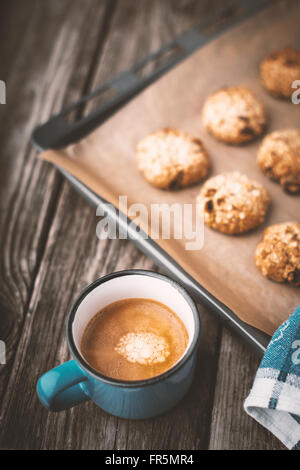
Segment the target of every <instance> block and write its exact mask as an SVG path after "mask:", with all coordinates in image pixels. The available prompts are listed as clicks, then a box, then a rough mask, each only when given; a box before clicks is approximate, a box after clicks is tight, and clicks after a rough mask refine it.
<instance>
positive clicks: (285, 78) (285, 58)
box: [260, 47, 300, 98]
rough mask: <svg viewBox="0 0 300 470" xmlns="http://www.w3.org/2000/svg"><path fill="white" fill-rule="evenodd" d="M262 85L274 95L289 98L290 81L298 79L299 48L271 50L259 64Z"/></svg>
mask: <svg viewBox="0 0 300 470" xmlns="http://www.w3.org/2000/svg"><path fill="white" fill-rule="evenodd" d="M260 76H261V80H262V83H263V86H264V87H265V88H266V89H267V90H268V91H269V92H270V93H271V94H272V95H273V96H275V97H279V98H280V97H281V98H289V97H290V96H291V95H292V93H293V92H294V91H295V90H294V89H293V88H292V83H293V82H294V81H295V80H300V49H295V48H293V47H286V48H284V49H281V50H279V51H273V52H271V54H269V55H268V56H267V57H266V58H265V59H264V60H263V61H262V63H261V64H260Z"/></svg>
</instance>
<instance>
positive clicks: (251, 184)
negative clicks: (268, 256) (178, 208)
mask: <svg viewBox="0 0 300 470" xmlns="http://www.w3.org/2000/svg"><path fill="white" fill-rule="evenodd" d="M269 202H270V198H269V194H268V192H267V190H266V189H265V188H264V187H263V186H262V185H260V184H259V183H257V182H256V181H253V180H251V179H249V178H248V177H247V176H245V175H241V174H240V173H238V172H233V173H227V174H224V175H218V176H214V177H213V178H210V179H209V180H207V181H206V182H205V184H204V185H203V186H202V188H201V191H200V194H199V196H198V198H197V203H198V204H200V207H201V212H202V213H203V216H204V222H205V224H206V225H208V226H209V227H212V228H214V229H216V230H219V231H220V232H224V233H228V234H238V233H243V232H247V231H248V230H251V229H253V228H254V227H256V226H257V225H259V224H261V223H262V222H263V221H264V218H265V215H266V212H267V208H268V205H269Z"/></svg>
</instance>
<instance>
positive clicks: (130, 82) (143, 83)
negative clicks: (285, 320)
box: [31, 0, 272, 355]
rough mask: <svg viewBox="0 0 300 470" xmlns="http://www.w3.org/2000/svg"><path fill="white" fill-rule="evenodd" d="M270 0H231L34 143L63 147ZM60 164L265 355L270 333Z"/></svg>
mask: <svg viewBox="0 0 300 470" xmlns="http://www.w3.org/2000/svg"><path fill="white" fill-rule="evenodd" d="M271 3H272V2H271V0H239V1H234V2H231V3H230V5H228V6H227V7H226V8H225V9H223V10H221V11H220V12H219V13H218V14H217V15H214V16H213V17H211V18H209V19H207V20H206V21H205V22H202V23H200V24H199V25H197V26H196V27H194V28H193V29H191V30H189V31H187V32H186V33H184V34H183V35H181V36H179V37H178V38H176V39H175V40H173V41H172V42H170V43H169V44H167V45H165V46H164V47H162V48H161V49H160V50H159V51H157V52H155V53H154V54H151V55H150V56H148V57H146V58H145V59H143V60H142V61H140V62H138V63H137V64H135V65H134V66H133V67H132V68H131V69H129V70H127V71H126V72H124V73H122V74H121V75H119V76H117V77H115V78H113V79H112V80H110V81H108V82H106V83H105V84H103V85H101V86H100V87H98V88H96V89H95V90H94V91H92V92H91V93H89V94H88V95H85V96H83V97H82V98H80V99H79V100H78V101H76V102H75V103H73V104H71V105H70V106H68V107H66V108H64V109H63V110H62V111H61V112H60V113H59V114H57V115H55V116H53V117H52V118H51V119H49V120H48V121H47V122H46V123H44V124H42V125H40V126H39V127H37V128H36V129H35V130H34V131H33V133H32V136H31V141H32V144H33V145H34V147H35V148H36V149H37V150H38V151H39V152H41V151H44V150H47V149H50V148H63V147H65V146H67V145H69V144H71V143H74V142H76V141H78V140H80V139H81V138H83V137H84V136H86V135H87V134H88V133H90V132H91V131H92V130H93V129H95V128H96V127H98V126H99V125H101V123H103V122H104V121H106V120H107V119H108V118H109V117H110V116H112V115H113V114H114V113H115V112H116V111H117V110H119V109H120V108H121V107H122V106H123V105H124V104H126V103H127V102H128V101H129V100H130V99H131V98H133V97H134V96H135V95H137V94H138V93H139V92H140V91H142V90H143V89H145V88H146V87H147V86H148V85H149V84H150V83H152V82H154V81H155V80H156V79H158V78H159V77H161V76H162V75H163V74H164V73H165V72H167V71H168V70H170V69H171V68H172V67H174V66H175V65H177V64H178V63H179V62H181V61H183V60H184V59H185V58H186V57H188V56H189V55H191V54H192V53H193V52H195V51H196V50H197V49H199V48H200V47H202V46H204V45H205V44H207V43H208V42H210V41H211V40H213V39H215V38H216V37H217V36H219V35H220V34H222V33H224V32H225V31H228V30H229V29H230V28H232V27H233V26H234V25H237V24H238V23H240V22H242V21H243V20H245V19H247V18H249V17H250V16H251V15H253V14H255V13H256V12H258V11H259V10H261V9H262V8H264V7H265V6H267V5H269V4H271ZM153 64H155V66H154V65H153ZM151 66H152V71H151V72H149V73H146V74H145V73H143V71H144V70H145V69H146V67H151ZM108 90H113V91H114V96H113V98H112V99H109V100H107V101H105V102H104V103H103V104H102V105H101V106H99V107H97V108H96V109H94V110H93V111H91V112H90V113H89V114H88V115H87V116H85V117H82V118H80V115H81V110H82V109H83V108H84V106H85V105H86V104H87V103H88V102H90V101H91V100H93V99H95V98H97V97H98V96H99V95H101V94H104V93H105V92H106V91H108ZM70 113H77V120H76V121H75V122H68V121H67V120H66V117H67V116H68V115H69V114H70ZM57 169H58V171H60V172H61V173H62V175H63V176H64V177H65V178H66V179H67V180H68V181H69V182H70V183H71V184H72V185H73V186H74V187H75V188H76V189H77V191H79V192H80V193H81V194H82V195H83V196H84V197H85V198H86V200H87V201H88V202H89V203H91V204H92V205H94V206H95V207H98V206H99V205H100V206H102V207H103V209H104V210H105V212H106V214H107V215H108V216H109V217H111V218H112V219H113V220H114V222H115V223H117V225H118V226H119V229H120V230H121V231H122V230H123V231H124V232H127V234H128V237H129V239H131V240H132V241H133V243H134V244H135V245H136V246H137V247H138V248H139V249H141V250H142V251H143V252H144V253H145V254H146V255H147V256H150V257H151V258H152V259H153V260H154V261H155V263H156V264H157V265H159V266H160V267H161V268H162V269H163V270H164V271H165V272H167V273H168V274H169V275H170V276H171V277H172V278H174V279H176V280H177V281H179V282H180V283H181V284H182V285H183V286H184V287H185V288H186V289H187V290H188V291H189V292H190V293H191V294H192V295H193V296H194V298H195V299H196V300H197V301H199V302H201V303H204V304H205V305H206V306H207V307H209V309H210V311H212V312H213V313H214V314H216V316H217V317H218V318H219V319H220V320H221V321H222V322H223V323H225V325H226V326H228V327H229V328H230V329H231V330H233V331H235V332H237V333H238V334H239V335H240V336H241V337H242V338H243V339H244V340H246V341H247V343H248V344H250V345H251V346H252V347H253V348H254V349H255V351H256V352H257V353H258V354H260V355H262V354H263V353H264V351H265V349H266V347H267V345H268V342H269V341H270V337H269V336H268V335H266V334H265V333H263V332H261V331H260V330H258V329H256V328H254V327H252V326H250V325H248V324H247V323H245V322H243V321H242V320H240V319H239V318H238V317H237V316H236V315H235V314H234V313H233V312H232V311H231V310H230V309H229V308H228V307H227V306H226V305H224V304H223V303H222V302H220V301H219V300H218V299H217V298H216V297H214V296H213V295H212V294H210V293H209V292H208V291H207V290H206V289H204V288H203V287H202V286H201V285H200V284H199V283H198V282H197V281H196V280H195V279H193V278H192V277H191V276H190V275H189V274H188V273H187V272H186V271H184V270H183V269H182V267H181V266H180V265H179V264H178V263H176V262H175V261H174V260H173V259H172V258H171V257H170V256H169V255H168V254H167V253H166V252H165V251H164V250H163V249H162V248H161V247H159V246H158V244H157V243H155V241H154V240H152V239H151V238H149V237H145V234H143V233H141V232H140V236H137V231H136V230H135V229H134V227H133V226H132V222H131V221H130V219H129V218H128V217H127V216H126V215H125V214H122V213H120V212H119V211H118V210H116V209H115V208H113V207H112V206H110V205H109V204H107V201H105V199H103V198H101V197H100V196H99V195H98V194H96V193H94V192H93V191H92V190H90V189H89V188H88V187H87V186H85V185H84V184H83V183H81V182H80V181H79V180H78V179H76V178H75V177H74V176H72V175H71V174H70V173H68V172H67V171H65V170H63V169H62V168H60V167H57ZM129 223H130V224H129Z"/></svg>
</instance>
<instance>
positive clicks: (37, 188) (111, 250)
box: [0, 0, 283, 450]
mask: <svg viewBox="0 0 300 470" xmlns="http://www.w3.org/2000/svg"><path fill="white" fill-rule="evenodd" d="M222 4H223V2H222V1H221V0H218V1H217V0H214V1H213V0H207V1H197V0H182V1H180V0H163V1H160V0H138V1H137V0H118V1H117V0H63V1H62V0H51V1H48V2H45V1H41V0H26V2H24V1H23V0H10V2H6V3H5V5H2V6H1V17H0V44H1V52H0V79H2V80H5V82H6V86H7V104H6V105H1V106H0V121H1V125H0V136H1V140H0V141H1V160H0V165H1V167H0V191H1V197H0V206H1V212H0V247H1V248H0V249H1V251H0V281H1V284H0V314H1V324H0V339H2V340H4V341H5V342H6V346H7V363H6V364H5V365H0V403H1V411H0V412H1V420H0V423H1V425H0V447H1V448H10V449H11V448H18V449H176V450H179V449H281V448H283V447H282V446H281V444H280V443H279V441H277V440H276V439H275V438H274V437H273V436H272V435H271V434H270V433H268V432H267V431H266V430H265V429H264V428H262V427H261V426H259V425H258V424H257V423H256V422H255V421H254V420H252V419H251V418H249V417H248V416H247V415H246V414H245V412H244V411H243V407H242V404H243V400H244V398H245V397H246V395H247V393H248V391H249V389H250V387H251V384H252V381H253V378H254V375H255V371H256V369H257V367H258V364H259V359H258V358H257V357H256V356H255V355H254V353H252V352H251V351H250V350H249V347H248V346H246V345H244V344H243V343H242V341H241V340H240V339H239V338H236V337H233V336H232V335H231V333H229V332H228V331H227V330H226V329H224V328H223V327H222V326H221V325H220V324H219V323H218V322H217V321H216V319H215V318H214V316H213V315H212V314H211V313H210V312H208V311H207V310H206V309H205V308H203V307H202V306H201V305H199V310H200V315H201V319H202V326H203V335H202V340H201V346H200V350H199V364H198V372H197V377H196V380H195V383H194V385H193V387H192V389H191V391H190V392H189V394H188V396H187V397H186V398H185V399H184V401H183V402H182V403H181V404H180V405H179V406H177V407H176V409H174V410H173V411H172V412H169V413H167V414H165V415H164V416H161V417H159V418H155V419H151V420H147V421H126V420H121V419H117V418H115V417H112V416H109V415H107V414H106V413H105V412H102V411H101V410H100V409H98V408H97V407H96V406H95V405H93V404H92V403H87V404H84V405H81V406H78V407H76V408H74V409H72V410H69V411H66V412H61V413H49V412H48V411H47V410H46V409H45V408H43V407H42V405H41V404H40V403H39V401H38V399H37V396H36V393H35V385H36V381H37V379H38V377H39V376H40V375H41V374H42V373H43V372H45V371H47V370H48V369H50V368H52V367H55V366H57V365H58V364H60V363H62V362H63V361H66V360H68V359H69V353H68V350H67V344H66V340H65V321H66V314H67V311H68V309H69V307H70V305H71V304H72V302H73V301H74V299H75V298H76V296H77V295H78V293H79V292H80V291H81V289H82V288H83V287H85V286H86V285H87V284H88V283H90V282H91V281H93V280H94V279H96V278H98V277H100V276H102V275H104V274H106V273H108V272H113V271H116V270H120V269H125V268H145V269H152V270H156V269H157V268H156V266H155V265H153V263H152V262H151V260H150V259H148V258H146V257H145V256H144V255H143V254H142V253H140V252H139V251H138V250H137V249H136V248H135V247H134V246H133V245H132V244H131V243H130V242H129V241H125V240H105V241H98V239H97V237H96V223H97V221H98V220H97V218H96V214H95V210H94V209H93V208H91V207H89V206H88V205H87V203H86V202H85V201H84V200H83V199H82V197H80V196H79V195H78V194H77V193H76V192H75V191H74V189H72V187H70V185H69V184H68V183H67V182H66V181H64V179H63V178H62V177H61V176H60V175H59V174H58V172H57V171H56V170H55V169H54V168H53V167H52V166H50V165H48V164H46V163H44V162H41V161H38V160H37V159H36V153H35V151H34V150H33V149H32V147H31V145H30V143H29V137H30V134H31V131H32V129H33V128H34V127H35V126H36V125H37V124H39V123H41V122H42V121H45V120H47V119H48V118H49V116H50V115H51V114H52V113H54V112H58V111H59V110H60V109H61V107H62V106H65V105H66V104H69V103H71V102H72V101H73V100H75V99H78V98H79V97H80V96H81V95H82V94H83V93H86V92H88V91H89V90H91V89H93V87H95V85H96V84H100V83H101V82H103V81H105V80H107V79H109V78H111V77H112V76H113V75H115V74H116V73H118V72H121V71H122V70H124V69H126V68H128V67H129V66H131V65H132V64H134V63H135V62H136V61H137V60H138V59H140V58H142V57H143V56H145V55H147V54H148V53H149V52H151V51H154V50H156V49H157V48H158V47H159V46H161V45H162V44H164V43H166V42H167V41H169V40H170V39H172V38H173V37H174V36H175V35H177V34H179V33H181V32H183V31H184V30H186V29H188V28H189V27H191V26H192V25H194V24H196V23H198V22H200V21H201V19H203V18H204V17H205V16H206V15H208V14H211V13H213V12H215V11H216V10H217V9H218V8H219V7H220V6H222Z"/></svg>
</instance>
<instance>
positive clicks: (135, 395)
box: [37, 269, 200, 419]
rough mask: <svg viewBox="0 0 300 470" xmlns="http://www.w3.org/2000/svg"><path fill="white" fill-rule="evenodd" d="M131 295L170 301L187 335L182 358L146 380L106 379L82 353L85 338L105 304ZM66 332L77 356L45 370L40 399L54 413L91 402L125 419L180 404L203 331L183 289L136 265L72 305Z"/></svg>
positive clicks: (100, 282)
mask: <svg viewBox="0 0 300 470" xmlns="http://www.w3.org/2000/svg"><path fill="white" fill-rule="evenodd" d="M128 298H149V299H153V300H156V301H158V302H161V303H163V304H165V305H167V306H168V307H169V308H171V309H172V310H173V311H174V312H175V313H176V314H177V315H178V316H179V317H180V318H181V320H182V321H183V323H184V324H185V326H186V329H187V331H188V335H189V341H188V345H187V348H186V350H185V352H184V354H183V355H182V357H181V358H180V359H179V361H178V362H177V363H175V364H174V365H173V366H172V367H171V368H170V369H168V370H167V371H165V372H164V373H162V374H160V375H158V376H155V377H152V378H149V379H146V380H137V381H125V380H117V379H114V378H111V377H106V376H104V375H103V374H101V373H100V372H98V371H97V370H95V369H93V368H92V367H91V366H90V364H88V362H87V361H86V360H85V359H84V357H83V356H82V354H81V352H80V341H81V337H82V334H83V332H84V330H85V327H86V326H87V324H88V323H89V321H90V320H91V318H92V317H93V316H94V315H95V314H96V313H97V312H98V311H99V310H101V309H102V308H104V307H105V306H106V305H108V304H110V303H112V302H116V301H117V300H122V299H128ZM66 333H67V341H68V346H69V350H70V352H71V355H72V357H73V360H71V361H69V362H66V363H65V364H62V365H60V366H58V367H56V368H55V369H52V370H50V371H48V372H46V373H45V374H44V375H43V376H42V377H40V379H39V380H38V383H37V393H38V396H39V399H40V401H41V402H42V404H43V405H44V406H45V407H46V408H48V409H49V410H51V411H61V410H66V409H68V408H71V407H73V406H75V405H78V404H79V403H83V402H86V401H88V400H92V401H93V402H94V403H95V404H96V405H97V406H99V407H100V408H102V409H103V410H105V411H107V412H108V413H110V414H112V415H115V416H119V417H121V418H129V419H144V418H150V417H152V416H156V415H159V414H161V413H164V412H165V411H167V410H168V409H170V408H172V407H173V406H174V405H176V403H178V402H179V401H180V400H181V399H182V398H183V396H184V395H185V393H186V392H187V390H188V389H189V387H190V385H191V383H192V380H193V377H194V372H195V364H196V351H197V346H198V343H199V334H200V322H199V316H198V311H197V308H196V305H195V303H194V301H193V300H192V298H191V297H190V295H189V294H188V293H187V292H186V291H185V289H183V287H181V286H180V285H179V284H178V283H177V282H175V281H173V280H171V279H169V278H168V277H166V276H163V275H161V274H158V273H155V272H151V271H144V270H134V269H133V270H127V271H119V272H116V273H113V274H109V275H107V276H104V277H102V278H100V279H98V280H97V281H95V282H93V284H91V285H89V286H88V287H87V288H86V289H84V291H83V292H82V293H81V294H80V295H79V297H78V298H77V300H76V301H75V303H74V305H73V306H72V308H71V310H70V313H69V315H68V319H67V331H66Z"/></svg>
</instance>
